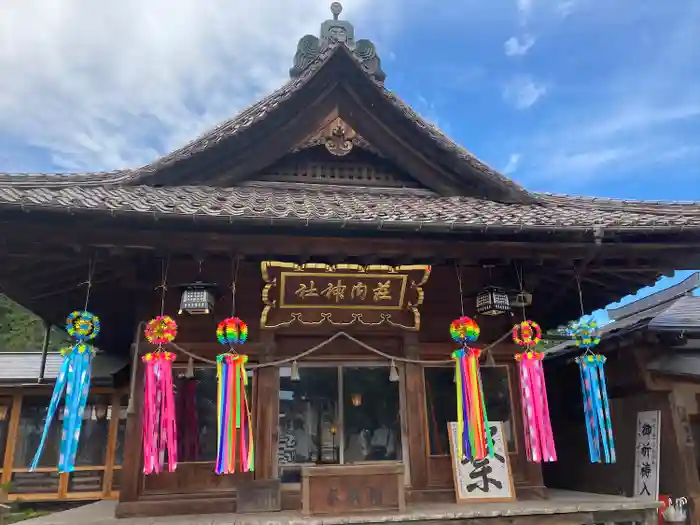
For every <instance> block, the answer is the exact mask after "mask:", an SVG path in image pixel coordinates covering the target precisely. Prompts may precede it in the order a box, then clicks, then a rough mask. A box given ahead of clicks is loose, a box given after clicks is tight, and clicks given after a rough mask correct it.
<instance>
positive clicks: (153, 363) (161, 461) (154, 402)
mask: <svg viewBox="0 0 700 525" xmlns="http://www.w3.org/2000/svg"><path fill="white" fill-rule="evenodd" d="M142 359H143V362H144V364H145V374H146V375H145V378H144V394H143V472H144V474H147V475H148V474H153V473H156V474H158V473H161V472H163V468H164V465H165V456H166V453H167V456H168V471H169V472H174V471H175V469H176V468H177V428H176V421H175V396H174V393H173V372H172V362H173V361H174V360H175V354H172V353H170V352H157V353H153V354H147V355H145V356H143V358H142Z"/></svg>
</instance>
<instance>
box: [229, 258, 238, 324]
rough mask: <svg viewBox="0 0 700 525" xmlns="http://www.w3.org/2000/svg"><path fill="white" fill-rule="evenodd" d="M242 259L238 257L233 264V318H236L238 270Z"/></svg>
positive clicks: (231, 287)
mask: <svg viewBox="0 0 700 525" xmlns="http://www.w3.org/2000/svg"><path fill="white" fill-rule="evenodd" d="M239 266H240V259H239V258H238V257H236V258H235V259H234V260H233V261H232V262H231V286H230V289H231V317H236V282H237V281H238V268H239Z"/></svg>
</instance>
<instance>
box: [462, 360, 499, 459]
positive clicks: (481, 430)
mask: <svg viewBox="0 0 700 525" xmlns="http://www.w3.org/2000/svg"><path fill="white" fill-rule="evenodd" d="M480 355H481V351H480V350H479V349H477V348H469V347H464V348H462V349H460V350H456V351H455V352H453V353H452V358H453V359H454V360H455V365H456V370H455V385H456V387H457V453H458V455H459V458H460V460H461V461H470V460H472V459H476V460H480V459H484V458H485V457H486V456H490V457H493V438H492V437H491V432H490V431H489V430H488V429H489V420H488V416H487V414H486V403H485V401H484V388H483V385H482V383H481V373H480V372H479V356H480Z"/></svg>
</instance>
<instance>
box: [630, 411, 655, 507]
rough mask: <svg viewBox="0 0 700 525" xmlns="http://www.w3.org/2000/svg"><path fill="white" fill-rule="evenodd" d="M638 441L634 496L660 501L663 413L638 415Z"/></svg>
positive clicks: (635, 452) (648, 412)
mask: <svg viewBox="0 0 700 525" xmlns="http://www.w3.org/2000/svg"><path fill="white" fill-rule="evenodd" d="M636 430H637V440H636V443H635V447H634V496H635V497H636V498H645V499H650V500H654V501H656V500H658V499H659V460H660V455H661V411H659V410H649V411H646V412H639V413H638V414H637V429H636Z"/></svg>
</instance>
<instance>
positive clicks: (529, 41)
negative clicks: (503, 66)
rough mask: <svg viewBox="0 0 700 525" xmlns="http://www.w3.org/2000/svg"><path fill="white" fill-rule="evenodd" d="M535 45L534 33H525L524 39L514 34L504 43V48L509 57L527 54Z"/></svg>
mask: <svg viewBox="0 0 700 525" xmlns="http://www.w3.org/2000/svg"><path fill="white" fill-rule="evenodd" d="M533 45H535V37H533V36H532V35H527V34H526V35H523V37H522V39H519V38H518V37H515V36H512V37H510V38H509V39H508V40H506V41H505V42H504V43H503V49H504V50H505V53H506V55H507V56H509V57H514V56H522V55H524V54H526V53H527V52H528V51H529V50H530V48H531V47H532V46H533Z"/></svg>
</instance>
